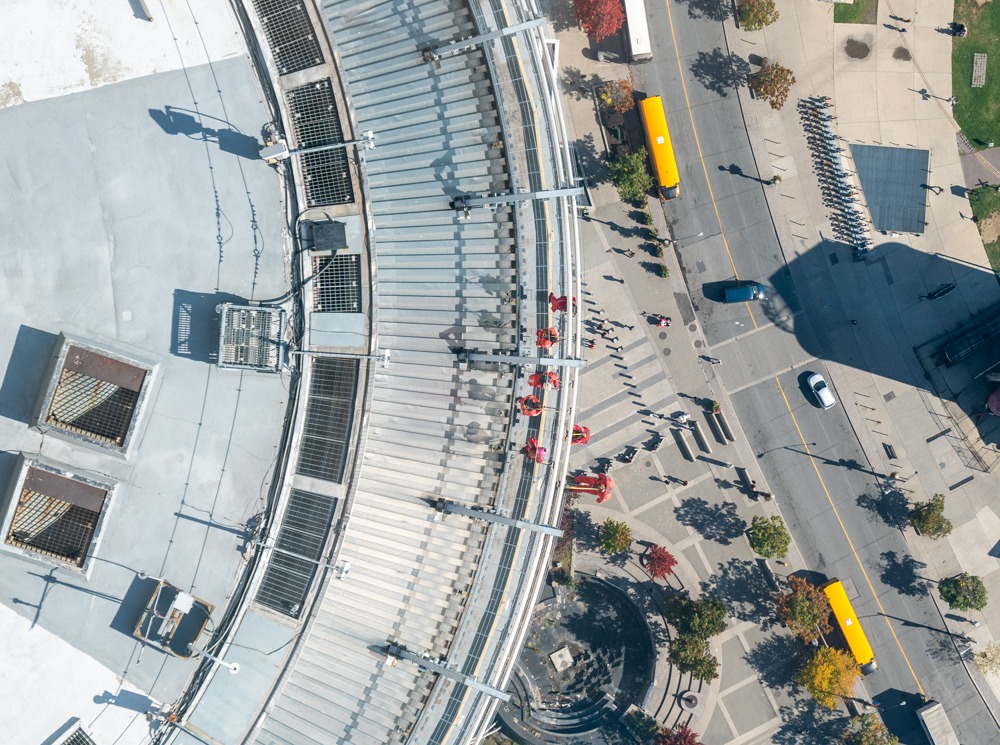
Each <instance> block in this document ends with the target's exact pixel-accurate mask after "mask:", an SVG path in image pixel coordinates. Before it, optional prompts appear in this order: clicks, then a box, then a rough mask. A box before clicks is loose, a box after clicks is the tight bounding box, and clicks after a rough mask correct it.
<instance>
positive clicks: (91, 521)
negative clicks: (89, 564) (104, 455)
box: [4, 468, 107, 567]
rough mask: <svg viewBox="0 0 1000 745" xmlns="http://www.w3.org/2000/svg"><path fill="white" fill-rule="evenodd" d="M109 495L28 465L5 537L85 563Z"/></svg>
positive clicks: (46, 553) (24, 546)
mask: <svg viewBox="0 0 1000 745" xmlns="http://www.w3.org/2000/svg"><path fill="white" fill-rule="evenodd" d="M106 497H107V492H106V491H105V490H103V489H100V488H98V487H95V486H91V485H89V484H84V483H81V482H79V481H75V480H74V479H70V478H66V477H64V476H58V475H56V474H53V473H50V472H48V471H43V470H40V469H37V468H28V471H27V475H26V477H25V480H24V485H23V486H22V488H21V494H20V496H19V497H18V500H17V508H16V510H15V511H14V517H13V519H12V520H11V524H10V529H9V530H8V532H7V536H6V537H5V539H4V541H5V543H6V544H7V545H8V546H13V547H15V548H21V549H24V550H26V551H31V552H33V553H36V554H39V555H41V556H47V557H49V558H52V559H56V560H58V561H62V562H66V563H68V564H72V565H73V566H76V567H82V566H83V562H84V560H85V559H86V558H87V553H88V551H89V550H90V544H91V541H92V540H93V537H94V531H95V530H96V529H97V523H98V520H99V519H100V517H101V510H102V509H103V507H104V501H105V498H106Z"/></svg>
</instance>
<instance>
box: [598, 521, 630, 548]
mask: <svg viewBox="0 0 1000 745" xmlns="http://www.w3.org/2000/svg"><path fill="white" fill-rule="evenodd" d="M598 546H599V548H600V549H601V553H602V554H621V553H625V552H626V551H628V550H629V549H630V548H631V547H632V529H631V528H630V527H629V526H628V525H627V524H626V523H623V522H619V521H618V520H612V519H611V518H610V517H609V518H608V519H607V520H605V521H604V524H603V525H601V538H600V541H599V543H598Z"/></svg>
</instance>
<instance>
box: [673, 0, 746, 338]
mask: <svg viewBox="0 0 1000 745" xmlns="http://www.w3.org/2000/svg"><path fill="white" fill-rule="evenodd" d="M664 5H666V7H667V23H668V24H669V25H670V38H672V39H673V40H674V59H676V60H677V73H678V77H679V78H680V81H681V89H682V90H683V91H684V105H685V106H686V107H687V113H688V119H690V120H691V131H692V132H694V145H695V147H696V148H698V160H699V161H700V162H701V170H702V172H703V173H704V174H705V186H706V187H708V198H709V199H711V200H712V209H713V210H715V220H716V222H717V223H718V224H719V235H720V236H721V237H722V245H723V246H725V247H726V254H727V255H728V256H729V263H730V264H731V265H732V267H733V274H734V275H735V276H736V279H739V278H740V273H739V272H738V271H736V262H735V261H733V252H732V251H731V250H730V249H729V239H727V238H726V231H725V230H723V228H722V217H721V215H719V205H718V204H717V203H716V201H715V192H713V191H712V182H711V181H709V179H708V166H706V165H705V155H704V153H702V150H701V139H699V137H698V128H697V127H695V125H694V112H692V111H691V99H690V98H689V97H688V89H687V84H686V83H685V82H684V70H683V68H682V67H681V51H680V47H679V46H678V45H677V33H676V32H675V31H674V17H673V14H672V13H671V12H670V0H664ZM746 306H747V312H749V313H750V320H751V322H753V327H754V328H755V329H756V328H757V319H756V318H754V316H753V308H752V307H750V303H749V302H747V303H746Z"/></svg>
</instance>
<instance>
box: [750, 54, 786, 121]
mask: <svg viewBox="0 0 1000 745" xmlns="http://www.w3.org/2000/svg"><path fill="white" fill-rule="evenodd" d="M793 85H795V76H794V75H793V74H792V71H791V70H789V69H788V68H787V67H785V66H783V65H779V64H778V63H777V62H768V61H767V60H765V61H764V64H763V66H762V67H761V68H760V70H759V71H758V72H755V73H754V74H753V75H751V76H750V86H751V87H752V88H753V90H754V92H755V93H756V94H757V95H759V96H761V97H762V98H764V99H765V100H766V101H767V102H768V103H769V104H771V108H772V109H775V110H777V109H780V108H781V107H782V106H784V105H785V101H786V100H787V99H788V93H789V91H790V90H791V89H792V86H793Z"/></svg>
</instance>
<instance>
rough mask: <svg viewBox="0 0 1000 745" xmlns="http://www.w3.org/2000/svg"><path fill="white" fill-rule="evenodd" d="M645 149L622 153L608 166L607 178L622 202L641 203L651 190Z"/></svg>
mask: <svg viewBox="0 0 1000 745" xmlns="http://www.w3.org/2000/svg"><path fill="white" fill-rule="evenodd" d="M647 157H649V154H648V153H647V152H646V148H644V147H640V148H639V149H638V150H635V151H633V152H631V153H622V154H620V155H618V156H617V157H616V158H615V159H614V160H612V161H611V162H610V163H609V164H608V177H609V178H610V179H611V184H612V185H613V186H614V187H615V188H616V189H617V190H618V196H620V197H621V198H622V201H623V202H633V203H638V202H643V201H645V199H646V194H647V192H649V190H650V189H652V188H653V177H652V176H650V175H649V171H648V170H646V159H647Z"/></svg>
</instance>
